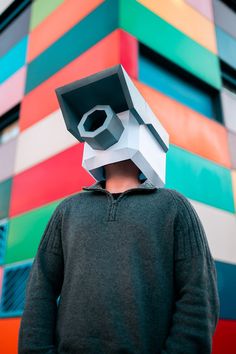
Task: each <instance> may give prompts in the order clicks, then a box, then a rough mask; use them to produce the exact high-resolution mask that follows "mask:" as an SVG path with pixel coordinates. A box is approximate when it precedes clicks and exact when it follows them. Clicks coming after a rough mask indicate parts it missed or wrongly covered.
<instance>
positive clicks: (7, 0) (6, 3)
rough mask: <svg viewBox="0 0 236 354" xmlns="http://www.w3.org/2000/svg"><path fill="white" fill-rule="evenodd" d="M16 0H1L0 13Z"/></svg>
mask: <svg viewBox="0 0 236 354" xmlns="http://www.w3.org/2000/svg"><path fill="white" fill-rule="evenodd" d="M14 1H15V0H1V1H0V15H1V14H2V13H3V12H4V11H5V10H6V9H7V8H8V6H10V5H11V4H12V3H13V2H14Z"/></svg>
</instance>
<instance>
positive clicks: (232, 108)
mask: <svg viewBox="0 0 236 354" xmlns="http://www.w3.org/2000/svg"><path fill="white" fill-rule="evenodd" d="M220 95H221V103H222V108H223V118H224V123H225V126H226V128H228V129H229V130H231V131H232V132H235V133H236V94H235V93H233V92H231V91H229V90H228V89H226V88H223V89H222V91H221V94H220Z"/></svg>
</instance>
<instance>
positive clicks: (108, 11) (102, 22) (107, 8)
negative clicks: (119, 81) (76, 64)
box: [26, 0, 118, 92]
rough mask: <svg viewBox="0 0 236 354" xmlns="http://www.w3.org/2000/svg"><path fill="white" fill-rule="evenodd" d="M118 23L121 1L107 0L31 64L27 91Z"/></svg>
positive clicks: (105, 34)
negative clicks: (119, 2) (119, 3)
mask: <svg viewBox="0 0 236 354" xmlns="http://www.w3.org/2000/svg"><path fill="white" fill-rule="evenodd" d="M117 26H118V3H117V0H107V1H105V2H104V3H103V4H102V5H101V6H99V7H98V8H97V9H96V10H95V11H93V12H92V13H90V14H89V15H88V16H87V17H85V18H84V19H83V20H82V21H81V22H79V23H78V24H77V25H75V26H74V27H73V28H72V29H71V30H70V31H69V32H67V33H66V34H65V35H63V36H62V37H61V38H60V39H59V40H58V41H56V42H55V43H54V44H52V46H51V47H49V48H48V49H47V50H45V51H44V52H43V53H42V54H40V55H39V56H38V57H37V58H36V59H35V60H33V61H32V62H31V63H30V64H29V65H28V71H27V81H26V92H29V91H31V90H32V89H33V88H35V87H36V86H38V85H39V84H41V83H42V82H43V81H45V80H47V79H48V78H49V77H50V76H52V75H53V74H55V73H56V72H57V71H58V70H60V69H61V68H63V67H64V66H65V65H67V64H68V63H69V62H71V61H72V60H74V59H75V58H77V57H78V56H79V55H81V54H82V53H83V52H85V51H86V50H88V49H89V48H90V47H92V46H93V45H95V44H96V43H98V42H99V41H100V40H101V39H103V38H104V37H106V36H107V35H108V34H110V33H111V32H112V31H114V30H115V29H116V28H117ZM94 60H96V58H94ZM75 79H76V78H75Z"/></svg>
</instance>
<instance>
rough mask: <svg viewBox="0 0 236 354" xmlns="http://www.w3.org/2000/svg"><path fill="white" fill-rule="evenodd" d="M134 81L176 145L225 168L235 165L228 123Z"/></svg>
mask: <svg viewBox="0 0 236 354" xmlns="http://www.w3.org/2000/svg"><path fill="white" fill-rule="evenodd" d="M134 83H135V84H136V86H137V88H138V89H139V90H140V92H141V93H142V95H143V96H144V98H145V99H146V100H147V102H148V103H149V104H150V106H151V108H152V110H153V111H154V113H155V114H156V115H157V117H158V118H159V119H160V121H161V123H162V124H163V126H164V127H165V129H166V130H167V131H168V133H169V134H170V142H171V143H172V144H175V145H177V146H180V147H182V148H184V149H186V150H188V151H191V152H193V153H195V154H198V155H200V156H203V157H205V158H207V159H209V160H211V161H214V162H217V163H219V164H220V165H223V166H225V167H228V168H230V167H231V162H230V154H229V147H228V141H227V131H226V129H225V127H224V126H222V125H221V124H219V123H217V122H215V121H213V120H210V119H208V118H206V117H204V116H203V115H201V114H199V113H197V112H195V111H193V110H191V109H190V108H188V107H186V106H184V105H182V104H180V103H179V102H177V101H175V100H173V99H171V98H169V97H167V96H165V95H163V94H162V93H160V92H157V91H156V90H154V89H152V88H150V87H148V86H146V85H144V84H142V83H141V82H138V81H134Z"/></svg>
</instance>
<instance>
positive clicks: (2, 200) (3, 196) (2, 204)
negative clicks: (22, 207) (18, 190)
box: [0, 178, 12, 219]
mask: <svg viewBox="0 0 236 354" xmlns="http://www.w3.org/2000/svg"><path fill="white" fill-rule="evenodd" d="M11 185H12V178H9V179H6V180H5V181H3V182H1V183H0V219H4V218H6V217H7V216H8V211H9V204H10V196H11Z"/></svg>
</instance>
